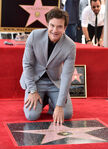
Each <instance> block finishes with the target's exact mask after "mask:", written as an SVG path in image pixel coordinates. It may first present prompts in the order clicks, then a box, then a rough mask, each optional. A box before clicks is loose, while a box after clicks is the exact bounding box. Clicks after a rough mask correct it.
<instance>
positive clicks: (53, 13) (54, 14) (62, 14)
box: [46, 7, 69, 26]
mask: <svg viewBox="0 0 108 149" xmlns="http://www.w3.org/2000/svg"><path fill="white" fill-rule="evenodd" d="M53 18H57V19H64V21H65V23H64V26H67V25H68V23H69V15H68V13H67V12H66V11H64V10H61V9H60V8H58V7H55V8H53V9H51V10H50V11H49V12H48V13H47V17H46V20H47V23H49V21H50V20H51V19H53Z"/></svg>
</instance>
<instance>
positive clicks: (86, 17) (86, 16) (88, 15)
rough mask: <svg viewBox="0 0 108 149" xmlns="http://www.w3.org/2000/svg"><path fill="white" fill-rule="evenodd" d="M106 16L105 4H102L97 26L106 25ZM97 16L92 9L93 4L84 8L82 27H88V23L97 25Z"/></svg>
mask: <svg viewBox="0 0 108 149" xmlns="http://www.w3.org/2000/svg"><path fill="white" fill-rule="evenodd" d="M104 17H105V6H104V5H101V9H100V11H99V13H98V15H97V18H98V23H97V26H103V25H104ZM95 18H96V15H95V13H94V12H93V10H92V9H91V5H89V6H87V7H85V8H84V10H83V12H82V22H81V25H82V27H88V24H90V25H92V26H95Z"/></svg>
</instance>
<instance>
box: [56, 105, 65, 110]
mask: <svg viewBox="0 0 108 149" xmlns="http://www.w3.org/2000/svg"><path fill="white" fill-rule="evenodd" d="M55 108H56V109H58V110H62V109H63V107H62V106H58V105H56V107H55Z"/></svg>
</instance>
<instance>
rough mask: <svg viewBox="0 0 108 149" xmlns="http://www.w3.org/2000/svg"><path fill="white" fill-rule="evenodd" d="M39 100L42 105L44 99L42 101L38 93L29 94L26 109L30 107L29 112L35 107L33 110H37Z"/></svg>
mask: <svg viewBox="0 0 108 149" xmlns="http://www.w3.org/2000/svg"><path fill="white" fill-rule="evenodd" d="M38 100H39V102H40V103H41V104H42V99H41V97H40V95H39V94H38V93H37V92H35V93H29V94H28V99H27V101H26V102H25V107H26V108H27V107H29V110H31V108H32V107H33V109H34V110H35V109H36V105H37V101H38Z"/></svg>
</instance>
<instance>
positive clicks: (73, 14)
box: [64, 0, 80, 41]
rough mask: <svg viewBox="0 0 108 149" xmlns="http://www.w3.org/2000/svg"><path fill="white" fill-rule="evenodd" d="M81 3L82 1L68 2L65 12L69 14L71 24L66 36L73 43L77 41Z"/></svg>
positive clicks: (71, 0) (72, 0)
mask: <svg viewBox="0 0 108 149" xmlns="http://www.w3.org/2000/svg"><path fill="white" fill-rule="evenodd" d="M79 1H80V0H66V2H65V6H64V7H65V10H66V11H67V12H68V14H69V24H68V26H67V28H66V35H68V36H69V37H70V38H71V39H72V40H73V41H77V25H78V20H79Z"/></svg>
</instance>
